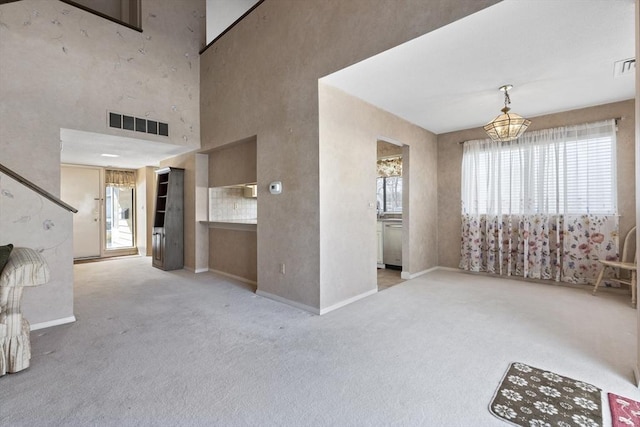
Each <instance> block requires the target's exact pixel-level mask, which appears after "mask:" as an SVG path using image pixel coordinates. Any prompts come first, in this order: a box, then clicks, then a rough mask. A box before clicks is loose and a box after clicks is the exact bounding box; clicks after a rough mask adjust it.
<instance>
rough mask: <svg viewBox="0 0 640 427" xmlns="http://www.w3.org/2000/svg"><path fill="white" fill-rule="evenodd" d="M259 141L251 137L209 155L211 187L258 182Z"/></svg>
mask: <svg viewBox="0 0 640 427" xmlns="http://www.w3.org/2000/svg"><path fill="white" fill-rule="evenodd" d="M256 144H257V141H256V138H255V137H251V138H248V139H245V140H242V141H238V142H234V143H231V144H229V145H225V146H224V147H223V148H221V149H217V150H214V151H210V152H209V153H208V154H209V187H224V186H226V185H237V184H246V183H252V182H256V181H257V180H258V177H257V172H256V163H257V151H256V149H257V146H256Z"/></svg>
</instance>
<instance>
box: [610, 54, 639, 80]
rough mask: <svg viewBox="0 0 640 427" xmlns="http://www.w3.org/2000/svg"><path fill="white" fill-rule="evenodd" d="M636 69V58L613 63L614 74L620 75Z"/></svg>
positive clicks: (630, 72)
mask: <svg viewBox="0 0 640 427" xmlns="http://www.w3.org/2000/svg"><path fill="white" fill-rule="evenodd" d="M634 71H636V58H629V59H623V60H621V61H616V62H614V63H613V76H614V77H620V76H626V75H627V74H633V73H634Z"/></svg>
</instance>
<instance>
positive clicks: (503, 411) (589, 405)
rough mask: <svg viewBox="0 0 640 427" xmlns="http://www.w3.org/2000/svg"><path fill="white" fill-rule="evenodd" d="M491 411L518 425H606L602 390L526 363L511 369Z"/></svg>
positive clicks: (568, 426) (598, 426) (492, 404)
mask: <svg viewBox="0 0 640 427" xmlns="http://www.w3.org/2000/svg"><path fill="white" fill-rule="evenodd" d="M489 411H491V413H492V414H493V415H495V416H496V417H498V418H500V419H502V420H504V421H507V422H508V423H511V424H514V425H517V426H526V427H547V426H549V427H551V426H553V427H555V426H558V427H573V426H579V427H600V426H602V407H601V406H600V389H599V388H598V387H596V386H593V385H591V384H587V383H585V382H582V381H577V380H574V379H572V378H567V377H563V376H561V375H558V374H554V373H553V372H549V371H545V370H542V369H538V368H534V367H532V366H529V365H525V364H524V363H512V364H511V365H510V366H509V369H508V370H507V373H506V374H505V375H504V378H503V379H502V382H501V383H500V387H498V390H496V394H495V395H494V396H493V400H492V401H491V404H490V405H489Z"/></svg>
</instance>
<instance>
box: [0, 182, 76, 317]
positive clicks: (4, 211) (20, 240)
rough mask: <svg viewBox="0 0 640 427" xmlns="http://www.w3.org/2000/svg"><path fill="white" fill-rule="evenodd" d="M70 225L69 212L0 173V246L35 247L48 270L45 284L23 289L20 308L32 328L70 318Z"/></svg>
mask: <svg viewBox="0 0 640 427" xmlns="http://www.w3.org/2000/svg"><path fill="white" fill-rule="evenodd" d="M72 228H73V214H72V213H71V212H69V211H66V210H64V209H63V208H61V207H59V206H58V205H55V204H53V203H52V202H50V201H49V200H47V199H45V198H44V197H42V196H40V195H38V194H37V193H35V192H33V191H31V190H29V189H28V188H27V187H25V186H23V185H22V184H19V183H18V182H17V181H14V180H13V179H11V178H9V177H8V176H6V175H4V174H2V173H0V245H6V244H8V243H12V244H13V245H14V246H15V247H27V248H33V249H35V250H36V251H37V252H39V253H41V254H42V256H43V257H44V259H45V260H46V261H47V264H48V265H49V269H50V271H51V278H50V280H49V283H47V284H45V285H41V286H37V287H32V288H26V289H25V291H24V297H23V300H22V308H23V311H24V315H25V318H26V319H27V320H29V322H30V323H31V327H32V328H33V327H34V326H35V327H36V328H38V327H44V326H51V325H50V324H49V325H48V324H47V322H52V321H58V323H66V322H72V321H73V320H74V318H73V286H69V284H70V283H73V235H72ZM68 257H71V262H69V260H68ZM43 324H44V325H43Z"/></svg>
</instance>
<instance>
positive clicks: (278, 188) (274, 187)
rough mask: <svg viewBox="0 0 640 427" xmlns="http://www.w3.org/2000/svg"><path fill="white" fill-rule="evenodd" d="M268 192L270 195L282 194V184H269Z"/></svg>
mask: <svg viewBox="0 0 640 427" xmlns="http://www.w3.org/2000/svg"><path fill="white" fill-rule="evenodd" d="M269 192H270V193H271V194H280V193H282V182H280V181H274V182H272V183H271V184H269Z"/></svg>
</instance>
